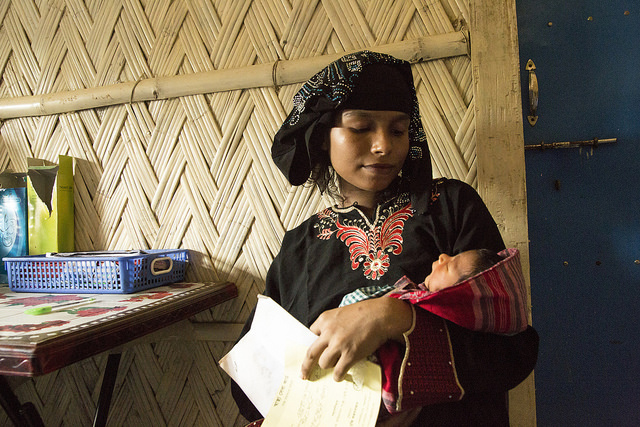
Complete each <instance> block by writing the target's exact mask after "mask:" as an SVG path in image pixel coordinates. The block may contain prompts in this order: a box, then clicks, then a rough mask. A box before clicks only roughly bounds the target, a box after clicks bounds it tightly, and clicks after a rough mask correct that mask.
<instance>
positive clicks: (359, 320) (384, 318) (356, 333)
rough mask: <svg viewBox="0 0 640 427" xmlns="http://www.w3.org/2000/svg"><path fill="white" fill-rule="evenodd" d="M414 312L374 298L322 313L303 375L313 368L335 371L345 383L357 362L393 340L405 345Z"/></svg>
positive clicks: (313, 327)
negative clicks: (345, 378) (346, 377)
mask: <svg viewBox="0 0 640 427" xmlns="http://www.w3.org/2000/svg"><path fill="white" fill-rule="evenodd" d="M412 323H413V309H412V308H411V306H410V304H408V303H406V302H404V301H401V300H399V299H396V298H384V297H383V298H373V299H369V300H365V301H360V302H357V303H355V304H351V305H347V306H344V307H340V308H335V309H333V310H327V311H325V312H324V313H322V314H321V315H320V316H319V317H318V319H317V320H316V321H315V322H314V323H313V324H312V325H311V328H310V329H311V331H312V332H313V333H315V334H316V335H318V338H317V339H316V341H315V342H314V343H313V344H311V346H310V347H309V349H308V350H307V355H306V357H305V359H304V361H303V362H302V367H301V371H300V375H301V377H302V378H304V379H306V378H308V377H309V375H310V373H311V370H312V369H313V367H314V366H315V365H316V364H318V366H320V367H321V368H322V369H328V368H332V367H333V368H334V371H333V378H334V380H336V381H342V380H343V379H344V377H345V375H346V374H347V372H348V371H349V369H350V368H351V366H353V365H354V364H355V363H356V362H358V361H359V360H362V359H364V358H365V357H367V356H369V355H370V354H373V353H374V352H375V351H376V350H377V349H378V348H379V347H380V346H381V345H382V344H384V343H385V342H387V341H388V340H390V339H395V340H398V341H401V342H404V338H403V333H404V332H406V331H408V330H409V329H410V328H411V325H412Z"/></svg>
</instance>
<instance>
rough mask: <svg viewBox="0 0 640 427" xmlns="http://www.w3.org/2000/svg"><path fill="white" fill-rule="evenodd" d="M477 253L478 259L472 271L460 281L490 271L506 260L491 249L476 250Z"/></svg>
mask: <svg viewBox="0 0 640 427" xmlns="http://www.w3.org/2000/svg"><path fill="white" fill-rule="evenodd" d="M475 252H476V255H477V257H476V259H475V262H474V264H473V266H472V267H471V270H470V271H469V272H468V273H467V274H463V275H462V277H461V278H460V280H459V281H463V280H467V279H468V278H470V277H473V276H475V275H476V274H478V273H481V272H483V271H485V270H488V269H490V268H491V267H493V266H494V265H496V264H497V263H499V262H500V261H502V260H503V259H504V258H502V257H501V256H500V255H498V254H497V253H496V252H494V251H492V250H489V249H476V250H475Z"/></svg>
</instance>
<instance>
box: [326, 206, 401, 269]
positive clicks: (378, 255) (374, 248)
mask: <svg viewBox="0 0 640 427" xmlns="http://www.w3.org/2000/svg"><path fill="white" fill-rule="evenodd" d="M396 209H397V210H396ZM387 210H388V211H389V214H388V217H386V218H385V217H384V216H381V217H380V218H379V219H378V220H377V221H376V224H374V226H373V227H372V228H369V227H368V226H367V225H366V223H365V221H364V220H358V221H354V222H353V225H346V224H342V223H341V222H340V221H339V220H338V219H337V217H335V216H334V215H335V214H334V213H333V212H332V211H331V210H324V211H322V212H321V213H320V214H318V215H319V218H320V219H321V225H320V230H319V233H318V238H319V239H322V240H328V239H329V238H330V237H331V236H332V235H333V234H334V233H336V237H337V238H339V239H340V240H341V241H342V242H344V244H345V245H347V247H348V248H349V254H350V259H351V268H352V269H353V270H356V269H358V267H359V266H360V265H361V264H362V267H363V273H364V275H365V277H366V278H367V279H370V280H379V279H380V278H381V277H382V276H384V274H385V273H386V272H387V271H388V270H389V266H390V265H391V259H390V257H389V254H393V255H400V254H401V253H402V244H403V239H402V230H403V229H404V223H405V221H406V220H407V219H408V218H410V217H411V216H413V210H412V209H411V204H410V203H409V204H407V205H405V206H404V207H402V208H401V207H400V206H399V205H392V206H391V207H389V208H388V209H387ZM332 214H333V215H332ZM322 220H324V221H322ZM326 220H330V221H329V222H331V223H333V224H335V226H336V229H333V227H331V225H330V224H327V222H326ZM365 227H366V228H367V229H368V230H365Z"/></svg>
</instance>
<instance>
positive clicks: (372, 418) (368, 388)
mask: <svg viewBox="0 0 640 427" xmlns="http://www.w3.org/2000/svg"><path fill="white" fill-rule="evenodd" d="M306 349H307V347H300V346H298V347H292V346H290V347H288V348H287V355H286V366H285V373H284V379H283V381H282V384H281V385H280V388H279V389H278V393H277V395H276V398H275V400H274V402H273V405H272V406H271V409H269V413H268V414H267V416H266V417H265V419H264V422H263V423H262V425H263V426H264V427H317V426H332V427H374V426H375V424H376V420H377V418H378V411H379V410H380V396H381V390H382V383H381V370H380V366H378V365H376V364H374V363H372V362H369V361H367V360H361V361H359V362H358V363H356V364H355V365H354V366H353V367H352V368H351V369H350V370H349V373H348V374H347V376H346V377H345V379H344V380H343V381H340V382H336V381H334V380H333V368H331V369H320V367H318V366H315V367H314V369H313V371H312V372H311V375H310V378H309V380H303V379H301V378H300V377H299V375H298V372H299V370H300V365H301V364H302V360H303V359H304V357H305V355H306Z"/></svg>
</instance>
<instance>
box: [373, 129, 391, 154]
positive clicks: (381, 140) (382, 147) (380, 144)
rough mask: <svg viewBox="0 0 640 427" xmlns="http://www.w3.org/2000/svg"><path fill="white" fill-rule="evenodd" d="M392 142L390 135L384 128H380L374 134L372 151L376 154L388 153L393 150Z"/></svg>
mask: <svg viewBox="0 0 640 427" xmlns="http://www.w3.org/2000/svg"><path fill="white" fill-rule="evenodd" d="M391 149H392V142H391V137H390V135H389V134H388V133H387V132H385V131H384V130H378V131H377V132H375V133H374V135H373V141H372V143H371V151H372V152H373V153H376V154H388V153H389V152H391Z"/></svg>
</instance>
